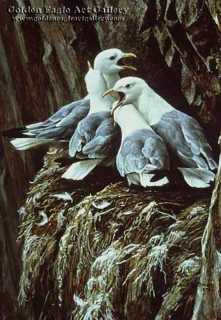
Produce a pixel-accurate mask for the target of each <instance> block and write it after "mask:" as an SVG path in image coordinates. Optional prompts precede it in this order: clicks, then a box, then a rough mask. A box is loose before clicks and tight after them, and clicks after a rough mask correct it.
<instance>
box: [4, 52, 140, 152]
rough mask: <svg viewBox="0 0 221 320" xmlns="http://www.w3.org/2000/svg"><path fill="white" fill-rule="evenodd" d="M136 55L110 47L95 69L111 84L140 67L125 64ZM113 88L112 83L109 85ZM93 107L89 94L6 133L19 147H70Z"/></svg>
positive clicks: (99, 59) (102, 54) (22, 148)
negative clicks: (79, 126)
mask: <svg viewBox="0 0 221 320" xmlns="http://www.w3.org/2000/svg"><path fill="white" fill-rule="evenodd" d="M129 57H136V56H135V55H134V54H133V53H124V52H122V51H121V50H119V49H115V48H113V49H107V50H104V51H102V52H101V53H99V54H98V55H97V56H96V58H95V61H94V68H95V69H97V70H100V71H101V72H102V73H103V75H104V78H105V80H106V82H107V84H108V85H109V84H110V85H113V84H114V83H115V81H116V80H118V79H119V78H120V77H119V72H120V71H122V70H125V69H130V70H131V69H132V70H136V69H135V68H134V67H132V66H129V65H127V64H125V62H124V59H125V58H129ZM108 88H109V86H108ZM89 108H90V100H89V97H88V96H86V97H85V98H83V99H81V100H77V101H74V102H71V103H69V104H67V105H65V106H63V107H62V108H61V109H59V110H58V111H57V112H56V113H55V114H54V115H52V116H51V117H49V118H48V119H47V120H45V121H44V122H39V123H35V124H31V125H28V126H26V127H23V128H18V129H13V130H8V131H6V132H4V135H5V136H8V137H9V138H16V139H14V140H12V141H11V143H12V144H13V145H14V147H15V148H16V149H18V150H27V149H30V148H35V147H38V146H41V145H49V144H56V145H57V143H59V146H61V145H60V143H61V144H62V146H64V147H66V146H67V144H68V142H69V140H70V138H71V136H72V135H73V132H74V130H75V129H76V126H77V124H78V122H79V121H80V120H82V119H83V118H84V117H86V116H87V114H88V111H89Z"/></svg>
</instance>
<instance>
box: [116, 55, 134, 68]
mask: <svg viewBox="0 0 221 320" xmlns="http://www.w3.org/2000/svg"><path fill="white" fill-rule="evenodd" d="M125 58H137V56H136V55H135V54H134V53H124V55H123V57H122V58H121V59H120V60H118V62H117V65H118V66H119V67H121V68H124V69H127V70H134V71H137V69H136V68H135V67H133V66H129V65H128V64H127V63H126V62H125V61H124V59H125Z"/></svg>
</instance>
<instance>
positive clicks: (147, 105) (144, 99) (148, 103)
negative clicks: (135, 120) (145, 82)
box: [137, 86, 174, 126]
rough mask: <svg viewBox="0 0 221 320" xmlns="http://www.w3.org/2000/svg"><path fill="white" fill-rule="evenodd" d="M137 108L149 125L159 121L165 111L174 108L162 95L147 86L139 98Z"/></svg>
mask: <svg viewBox="0 0 221 320" xmlns="http://www.w3.org/2000/svg"><path fill="white" fill-rule="evenodd" d="M137 109H138V110H139V111H140V113H141V114H142V115H143V117H144V118H145V120H146V121H147V122H148V123H149V125H151V126H152V125H154V124H156V123H158V122H159V121H160V119H161V117H162V116H163V114H164V113H166V112H170V111H172V110H174V108H173V107H172V106H171V105H170V104H169V103H168V102H166V100H164V99H163V98H162V97H161V96H159V95H158V94H157V93H156V92H155V91H153V90H152V89H151V88H150V87H149V86H147V87H146V88H145V89H144V90H143V91H142V93H141V94H140V96H139V98H138V103H137Z"/></svg>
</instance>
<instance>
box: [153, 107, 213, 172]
mask: <svg viewBox="0 0 221 320" xmlns="http://www.w3.org/2000/svg"><path fill="white" fill-rule="evenodd" d="M152 127H153V129H154V130H155V131H156V133H157V134H159V135H160V136H161V137H162V138H163V140H164V141H165V142H166V143H167V144H168V147H169V148H170V149H171V150H172V151H173V152H174V153H175V154H176V155H177V156H178V158H179V159H180V160H181V161H182V162H183V163H184V164H185V165H188V166H190V167H192V168H196V167H199V168H208V166H209V167H210V168H211V169H212V170H213V169H215V168H216V163H215V161H214V160H213V158H212V150H211V147H210V145H209V144H208V142H207V141H206V138H205V135H204V133H203V130H202V128H201V127H200V125H199V124H198V122H197V121H196V120H195V119H193V118H191V117H189V116H188V115H186V114H184V113H182V112H180V111H178V110H174V111H171V112H167V113H165V114H164V115H163V116H162V118H161V120H160V122H159V123H157V124H155V125H154V126H152Z"/></svg>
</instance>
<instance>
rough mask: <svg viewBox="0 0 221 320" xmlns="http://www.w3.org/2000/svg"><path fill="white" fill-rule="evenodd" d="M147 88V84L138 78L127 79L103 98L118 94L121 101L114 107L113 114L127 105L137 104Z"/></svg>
mask: <svg viewBox="0 0 221 320" xmlns="http://www.w3.org/2000/svg"><path fill="white" fill-rule="evenodd" d="M145 87H147V84H146V82H145V81H144V80H143V79H141V78H137V77H125V78H122V79H120V80H118V81H117V82H116V83H115V85H114V87H113V88H112V89H110V90H107V91H106V92H104V94H103V97H106V96H107V95H109V94H116V93H117V94H118V96H119V99H118V101H117V103H115V104H114V105H113V107H112V110H111V111H112V113H113V112H114V110H115V109H116V108H118V107H119V106H121V105H125V104H135V105H136V104H137V103H138V100H139V97H140V96H141V94H142V92H143V90H144V89H145Z"/></svg>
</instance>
